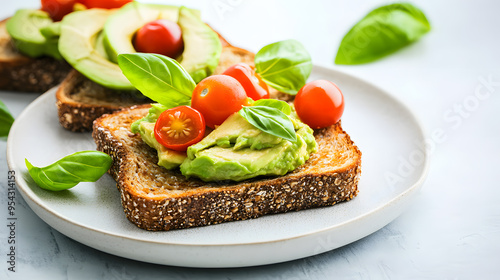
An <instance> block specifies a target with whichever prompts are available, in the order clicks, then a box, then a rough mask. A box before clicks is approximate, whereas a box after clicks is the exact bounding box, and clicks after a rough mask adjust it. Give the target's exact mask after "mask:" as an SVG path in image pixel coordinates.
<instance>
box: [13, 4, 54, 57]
mask: <svg viewBox="0 0 500 280" xmlns="http://www.w3.org/2000/svg"><path fill="white" fill-rule="evenodd" d="M56 25H57V24H55V23H54V22H53V21H52V19H51V18H50V16H49V14H48V13H46V12H44V11H40V10H29V9H22V10H18V11H17V12H16V13H15V14H14V16H12V18H10V19H9V20H8V21H7V24H6V27H7V32H9V35H10V36H11V37H12V38H13V39H14V43H15V45H16V48H17V49H18V50H19V51H20V52H21V53H23V54H25V55H27V56H30V57H40V56H44V55H48V56H52V57H54V58H57V59H61V55H60V54H59V51H58V48H57V38H55V37H54V36H50V37H46V36H44V35H45V33H44V30H48V29H51V28H56V29H57V27H56Z"/></svg>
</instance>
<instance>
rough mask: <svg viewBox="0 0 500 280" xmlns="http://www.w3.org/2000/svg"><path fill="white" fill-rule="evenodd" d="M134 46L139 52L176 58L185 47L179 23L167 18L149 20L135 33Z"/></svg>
mask: <svg viewBox="0 0 500 280" xmlns="http://www.w3.org/2000/svg"><path fill="white" fill-rule="evenodd" d="M134 47H135V49H136V50H137V51H138V52H144V53H157V54H162V55H166V56H168V57H172V58H176V57H178V56H179V55H180V54H181V53H182V50H183V49H184V42H183V41H182V31H181V28H180V27H179V25H178V24H177V23H175V22H173V21H170V20H166V19H159V20H155V21H152V22H149V23H147V24H146V25H144V26H143V27H141V29H139V31H137V33H136V34H135V37H134Z"/></svg>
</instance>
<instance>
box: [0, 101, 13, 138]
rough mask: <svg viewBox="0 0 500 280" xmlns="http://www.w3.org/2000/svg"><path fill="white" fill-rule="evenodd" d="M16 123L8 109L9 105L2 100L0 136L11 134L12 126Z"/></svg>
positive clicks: (0, 107) (0, 103)
mask: <svg viewBox="0 0 500 280" xmlns="http://www.w3.org/2000/svg"><path fill="white" fill-rule="evenodd" d="M13 123H14V117H13V116H12V114H11V113H10V112H9V109H7V106H5V104H4V103H3V102H2V101H0V137H7V136H9V131H10V128H11V127H12V124H13Z"/></svg>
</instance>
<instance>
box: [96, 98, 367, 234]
mask: <svg viewBox="0 0 500 280" xmlns="http://www.w3.org/2000/svg"><path fill="white" fill-rule="evenodd" d="M149 108H150V105H142V106H136V107H133V108H128V109H124V110H122V111H119V112H115V113H113V114H110V115H105V116H103V117H101V118H99V119H97V120H96V121H95V122H94V127H93V133H92V136H93V138H94V140H95V142H96V144H97V149H98V150H99V151H103V152H105V153H107V154H109V155H110V156H111V157H112V159H113V165H112V167H111V169H110V170H109V173H110V174H111V176H112V177H113V178H114V179H115V180H116V182H117V188H118V190H119V191H120V194H121V203H122V206H123V209H124V212H125V215H126V216H127V218H128V219H129V220H130V221H131V222H132V223H134V224H136V225H137V226H138V227H140V228H142V229H146V230H171V229H181V228H189V227H195V226H206V225H212V224H218V223H222V222H229V221H236V220H245V219H250V218H257V217H260V216H263V215H266V214H274V213H283V212H288V211H298V210H302V209H307V208H314V207H322V206H329V205H334V204H336V203H339V202H342V201H348V200H350V199H352V198H353V197H355V196H356V195H357V193H358V189H357V185H358V181H359V176H360V174H361V152H360V151H359V149H358V148H357V147H356V146H355V145H354V143H353V142H352V141H351V139H350V137H349V135H348V134H347V133H346V132H345V131H343V130H342V127H341V124H340V122H338V123H337V124H335V125H332V126H330V127H327V128H323V129H319V130H315V131H314V137H315V139H316V142H317V143H318V151H317V152H316V153H313V154H312V155H311V157H310V158H309V160H308V161H307V162H306V163H305V164H303V165H301V166H299V167H298V168H297V169H295V170H294V171H292V172H290V173H288V174H286V175H284V176H273V177H257V178H254V179H249V180H245V181H242V182H228V181H215V182H211V183H207V182H203V181H201V180H199V179H193V178H190V179H187V178H186V177H185V176H184V175H182V174H181V173H180V172H179V170H166V169H165V168H163V167H161V166H159V165H158V164H157V162H158V157H157V155H156V151H155V150H154V149H152V148H150V147H149V146H148V145H147V144H145V143H144V142H143V141H142V139H141V137H140V136H139V135H138V134H133V133H131V132H130V126H131V124H132V123H133V122H135V121H136V120H138V119H140V118H142V117H144V115H146V114H147V112H148V110H149Z"/></svg>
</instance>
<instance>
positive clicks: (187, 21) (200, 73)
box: [178, 7, 222, 83]
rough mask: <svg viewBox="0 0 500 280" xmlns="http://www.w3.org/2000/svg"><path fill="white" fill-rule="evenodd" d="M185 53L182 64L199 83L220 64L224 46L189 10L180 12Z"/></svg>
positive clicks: (179, 22)
mask: <svg viewBox="0 0 500 280" xmlns="http://www.w3.org/2000/svg"><path fill="white" fill-rule="evenodd" d="M178 24H179V26H180V27H181V30H182V40H183V41H184V52H183V53H182V56H181V58H180V59H179V62H180V64H181V65H182V66H183V67H184V69H186V71H187V72H188V73H189V74H190V75H191V77H192V78H193V80H194V81H195V82H196V83H198V82H200V81H201V80H203V79H204V78H205V77H207V76H209V75H211V74H212V73H213V72H214V70H215V68H216V67H217V65H218V64H219V58H220V54H221V52H222V45H221V42H220V40H219V36H218V35H217V33H215V31H213V30H212V29H211V28H210V27H209V26H208V25H207V24H206V23H204V22H203V21H202V20H201V19H200V18H199V17H197V16H196V15H195V14H194V13H192V12H191V11H190V10H189V9H188V8H185V7H181V8H180V10H179V21H178Z"/></svg>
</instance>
